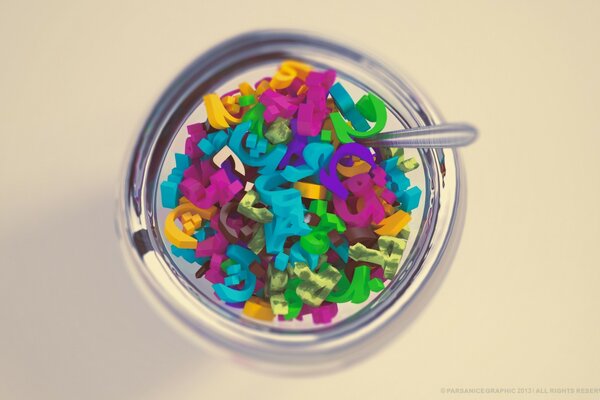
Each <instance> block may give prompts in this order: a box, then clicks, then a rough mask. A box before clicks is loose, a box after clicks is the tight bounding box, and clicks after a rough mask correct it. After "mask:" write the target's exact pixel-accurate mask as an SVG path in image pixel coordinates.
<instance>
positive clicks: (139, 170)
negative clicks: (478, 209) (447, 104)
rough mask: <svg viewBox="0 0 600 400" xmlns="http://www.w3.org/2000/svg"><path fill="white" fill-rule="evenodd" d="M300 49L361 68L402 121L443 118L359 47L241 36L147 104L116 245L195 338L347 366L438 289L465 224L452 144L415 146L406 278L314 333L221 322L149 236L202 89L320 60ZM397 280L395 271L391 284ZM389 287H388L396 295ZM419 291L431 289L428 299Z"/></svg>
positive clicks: (267, 357) (304, 37)
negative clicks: (419, 175)
mask: <svg viewBox="0 0 600 400" xmlns="http://www.w3.org/2000/svg"><path fill="white" fill-rule="evenodd" d="M302 51H304V52H306V51H311V52H314V53H315V54H314V55H313V56H314V57H317V56H319V57H327V56H328V55H330V56H333V59H336V60H341V61H343V62H345V63H349V64H350V65H351V68H354V69H356V70H357V71H358V70H365V71H366V72H368V74H370V75H371V76H372V77H373V78H374V79H375V80H376V81H379V82H381V84H382V85H384V86H386V87H388V88H389V90H390V91H391V93H393V95H394V96H395V98H396V100H397V102H398V104H403V106H404V108H403V110H404V111H405V112H406V115H404V114H403V115H402V118H403V123H405V124H406V125H407V127H416V126H425V125H433V124H438V123H440V122H441V121H442V119H441V117H440V116H439V114H438V113H437V112H436V111H435V109H434V108H433V107H432V106H431V105H430V103H429V102H428V101H427V100H426V99H425V97H424V96H423V95H422V94H421V93H420V92H419V91H418V90H417V89H416V88H415V87H414V86H413V85H412V84H409V83H408V82H407V80H406V78H405V77H403V76H399V75H398V74H397V73H396V72H393V71H392V70H391V69H389V68H388V67H386V66H384V65H383V64H382V63H380V62H379V61H377V60H376V59H375V58H373V57H371V56H369V55H366V54H365V53H364V52H360V51H358V50H354V49H352V48H351V47H349V46H346V45H343V44H340V43H339V42H337V41H336V42H334V41H330V40H329V39H323V38H322V37H319V36H315V35H311V34H307V33H302V32H293V31H281V30H277V31H275V30H269V31H254V32H249V33H245V34H241V35H238V36H235V37H233V38H231V39H229V40H226V41H225V42H223V43H220V44H218V45H216V46H214V47H213V48H211V49H209V50H208V51H206V52H205V53H204V54H202V55H200V56H199V57H198V58H197V59H196V60H195V61H193V62H192V63H191V64H190V65H189V66H188V67H187V68H186V69H184V71H183V72H182V73H180V74H179V76H178V77H177V78H176V79H175V80H174V81H173V82H172V83H171V84H170V85H169V86H168V88H167V89H166V91H165V92H164V93H163V95H162V96H161V97H160V99H159V100H158V102H157V103H156V105H155V106H154V108H153V110H152V111H151V113H150V116H149V117H148V119H147V121H146V123H145V124H144V126H143V128H142V130H141V132H140V134H139V136H138V137H137V139H136V142H135V144H134V145H133V148H132V149H131V153H129V154H130V157H129V163H128V165H127V167H126V169H125V176H124V179H123V184H122V185H121V193H120V195H119V209H118V215H117V221H118V225H119V233H120V236H121V243H122V247H123V251H124V253H125V255H126V256H127V258H128V261H129V265H130V268H129V270H130V271H131V272H132V275H133V276H134V278H135V281H136V282H137V283H138V284H139V286H140V287H142V289H143V291H144V292H145V293H146V294H148V295H149V297H150V298H151V300H153V303H154V304H156V305H158V307H159V309H161V310H163V311H167V314H168V316H169V317H174V318H169V319H171V320H174V322H176V323H177V324H178V325H180V326H183V327H185V330H186V331H187V332H188V333H193V335H192V336H194V337H195V338H199V337H204V338H206V339H208V340H209V342H213V343H217V344H219V345H221V346H222V347H223V348H228V349H229V350H230V351H233V352H234V353H238V354H243V355H246V356H250V357H251V358H253V359H255V360H260V361H263V362H267V363H273V362H274V363H288V362H289V361H290V360H293V361H294V362H295V364H296V365H301V364H307V363H312V364H314V362H315V361H320V362H321V364H320V365H321V366H323V365H325V364H337V365H340V364H346V365H347V364H348V363H349V362H350V361H351V360H353V359H359V358H361V357H363V356H364V355H366V354H369V353H370V352H371V350H373V349H374V348H377V347H380V346H382V345H383V344H384V343H385V342H387V341H388V339H389V338H390V337H391V335H392V334H395V333H396V332H398V331H399V330H400V329H401V328H402V326H404V325H406V324H407V322H409V321H410V320H412V318H414V316H416V314H418V313H419V311H420V308H422V307H423V306H424V305H425V303H426V300H427V298H428V297H431V295H432V294H433V292H434V291H435V290H434V289H435V283H433V282H430V281H438V283H437V285H439V283H440V282H441V279H442V278H443V276H444V275H445V271H447V269H448V267H449V264H450V262H451V260H452V258H453V256H454V251H455V249H456V247H457V245H458V240H459V236H460V234H459V233H460V231H461V230H462V223H463V220H464V207H465V204H464V200H463V199H464V195H462V194H461V193H462V192H463V191H464V177H462V176H461V175H462V174H463V171H462V169H461V168H460V161H459V156H458V153H457V152H456V151H455V150H448V149H437V150H421V151H420V153H421V159H422V160H424V161H427V162H426V163H424V164H426V165H424V168H425V169H426V179H427V191H426V192H427V193H428V196H426V197H427V205H428V209H427V210H428V212H427V218H426V215H425V213H424V215H423V222H422V225H421V229H420V232H419V237H420V239H421V240H422V242H419V245H417V243H416V242H415V247H414V249H413V250H412V251H411V252H410V253H411V254H410V255H409V257H412V259H411V260H407V261H404V263H405V264H406V263H408V262H409V261H410V262H411V263H413V267H414V268H415V273H414V275H413V276H407V277H404V281H402V282H401V283H402V284H401V285H400V284H398V287H397V289H390V287H388V288H386V291H388V290H389V292H388V293H390V294H388V295H387V296H388V298H387V300H385V301H382V302H381V303H379V304H378V305H375V306H374V307H379V308H378V309H375V308H372V309H369V312H365V313H363V314H362V315H359V316H357V317H356V318H354V316H352V317H349V318H348V319H346V320H344V321H342V322H340V323H338V324H335V325H334V326H333V327H331V328H329V329H324V330H322V331H319V332H318V334H316V333H315V332H314V331H312V332H300V333H298V334H294V335H289V336H286V337H285V338H284V337H281V335H279V337H277V334H275V333H273V331H270V330H269V329H268V328H264V327H263V328H261V327H260V326H258V327H257V326H250V325H252V324H249V323H244V322H243V321H237V323H235V322H233V321H228V320H227V319H225V318H220V319H217V318H211V317H214V316H215V315H216V314H215V313H214V312H212V311H214V310H211V309H210V307H211V306H210V305H209V304H202V303H201V302H199V301H198V299H197V298H196V297H194V296H193V295H192V292H193V288H191V287H189V284H186V282H185V280H182V279H173V276H177V273H178V271H177V270H176V269H175V268H174V267H173V266H171V265H170V264H169V263H168V259H166V258H165V257H164V252H163V251H160V244H161V238H160V235H157V227H158V225H157V223H156V213H155V210H154V206H155V205H156V201H155V196H156V188H157V186H158V177H159V175H158V174H159V172H160V169H161V168H160V167H161V165H162V163H163V161H164V157H165V156H166V152H167V151H166V150H165V149H168V148H169V146H170V143H171V141H172V140H173V138H174V137H175V135H176V134H177V132H178V131H179V129H180V128H181V126H182V125H183V124H184V122H185V121H186V120H187V117H188V116H189V115H190V114H191V112H192V111H193V110H194V109H196V107H197V105H198V103H200V102H201V98H202V96H201V95H199V94H205V93H208V92H210V88H211V87H214V86H216V85H217V82H219V81H220V80H223V79H225V78H226V77H227V76H230V75H231V74H234V73H235V71H237V70H238V69H239V68H242V67H240V65H244V66H245V65H247V64H249V63H261V62H266V61H267V60H273V59H279V58H280V59H286V58H291V57H290V54H292V57H294V58H298V59H300V60H301V61H312V63H313V64H319V63H323V62H324V61H322V59H320V58H319V59H315V60H312V59H310V57H307V56H306V54H304V53H302V54H300V53H301V52H302ZM329 61H330V62H333V61H331V60H329ZM341 61H340V62H341ZM365 76H367V75H365ZM388 100H389V98H388ZM161 149H162V154H161V153H160V150H161ZM423 224H425V225H426V226H425V227H424V226H423ZM422 235H424V236H422ZM400 281H401V279H399V278H398V277H396V278H394V281H393V283H398V282H400ZM426 289H428V290H426ZM392 290H395V292H393V293H394V296H392ZM427 291H429V292H431V293H429V295H427ZM419 303H421V306H420V307H419V306H418V304H419ZM409 308H411V309H412V310H409ZM361 311H362V310H361ZM359 313H360V312H359ZM357 314H358V313H357ZM239 322H242V323H239ZM391 325H394V326H395V328H394V327H392V326H391Z"/></svg>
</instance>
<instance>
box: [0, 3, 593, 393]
mask: <svg viewBox="0 0 600 400" xmlns="http://www.w3.org/2000/svg"><path fill="white" fill-rule="evenodd" d="M22 3H25V2H7V1H3V2H2V3H1V4H0V49H2V62H1V64H0V65H1V66H0V72H1V73H0V115H1V117H2V118H0V134H1V135H2V142H1V143H2V144H1V145H0V184H1V189H0V206H1V211H0V216H1V219H0V221H1V229H0V254H1V257H2V258H1V260H2V264H1V265H2V270H1V271H2V274H1V276H0V323H1V326H0V328H1V329H0V398H1V399H198V398H218V399H236V398H244V399H261V400H262V399H268V398H286V399H309V398H325V397H333V396H335V398H340V399H344V398H362V399H367V398H382V399H383V398H385V399H388V398H389V399H400V398H407V399H417V398H423V399H433V398H487V397H489V398H498V397H499V396H497V395H487V396H485V395H462V396H460V395H450V394H441V389H442V388H446V387H458V388H460V387H463V388H464V387H466V388H469V387H484V388H485V387H492V388H500V387H509V388H511V387H527V388H533V389H534V390H535V389H536V388H545V390H547V391H550V389H552V388H579V387H583V388H600V356H599V354H600V328H599V326H600V325H599V324H600V313H599V312H598V306H599V305H600V292H599V288H600V270H599V267H600V263H599V262H598V256H597V254H598V252H597V249H598V246H599V245H598V243H599V239H600V228H599V226H600V212H599V211H598V201H599V200H600V196H599V194H600V190H599V188H598V187H599V184H600V179H599V177H598V169H599V167H598V159H599V157H598V148H599V144H600V140H599V139H598V137H599V135H600V130H599V128H600V122H599V121H600V119H599V118H598V107H599V100H600V98H599V93H600V78H599V74H598V61H599V54H600V53H599V52H600V33H599V28H598V19H599V17H600V8H599V7H598V4H599V3H597V2H592V1H590V2H566V1H565V2H549V1H544V2H542V1H530V2H521V1H518V2H517V1H505V2H491V1H488V2H422V1H419V2H410V3H409V2H396V1H394V2H389V3H383V2H376V1H370V2H352V3H349V2H344V3H342V2H339V3H338V4H335V3H334V2H327V3H328V4H327V5H325V4H321V5H319V4H318V3H317V2H312V1H304V2H293V3H292V2H285V3H284V2H279V3H276V2H272V3H271V2H269V3H266V2H258V1H256V2H250V1H248V2H239V3H238V2H227V6H226V7H225V9H224V8H223V7H224V6H223V5H219V4H218V3H221V4H225V3H223V2H217V1H213V2H204V1H189V2H142V1H139V2H132V1H128V2H123V1H107V0H104V1H94V2H76V1H70V2H62V1H53V2H42V1H37V2H27V4H22ZM266 27H288V28H290V27H295V28H304V29H310V30H314V31H319V32H324V33H330V34H333V35H335V36H337V37H343V38H344V39H345V40H346V41H347V42H349V43H353V44H355V45H356V46H358V47H361V48H366V49H367V50H368V51H371V52H374V53H376V54H380V55H383V56H384V58H385V59H386V60H389V61H390V62H391V63H395V64H396V65H398V66H400V67H401V68H402V69H403V70H404V71H406V72H407V73H408V74H409V76H411V77H412V78H413V79H414V80H415V81H416V82H417V83H418V84H419V85H420V86H421V87H422V88H423V89H425V91H426V92H427V93H428V94H429V95H430V97H431V98H432V99H433V101H434V103H435V104H436V105H437V106H438V107H439V109H440V110H441V111H442V113H443V115H444V116H445V117H446V119H447V120H450V121H468V122H471V123H473V124H475V125H477V126H478V127H479V129H480V131H481V139H480V140H479V142H477V143H476V144H475V145H474V146H473V147H470V148H468V149H466V150H465V151H463V155H464V160H465V165H466V168H467V173H468V189H469V209H468V217H467V224H466V227H465V231H464V235H463V241H462V244H461V247H460V250H459V252H458V255H457V258H456V260H455V263H454V265H453V267H452V268H451V270H450V272H449V274H448V276H447V279H446V281H445V282H444V284H443V285H442V287H441V289H440V290H439V292H438V293H437V295H436V296H435V297H434V298H433V300H432V301H431V303H430V305H429V307H428V308H426V309H425V311H424V312H423V313H422V314H421V315H420V317H419V318H418V319H417V320H416V322H415V323H414V324H413V325H411V326H410V327H409V328H408V329H407V330H406V331H405V332H404V333H403V335H402V336H401V337H399V338H398V339H397V340H396V341H394V343H392V344H391V345H390V346H389V347H387V348H386V349H385V351H384V352H382V353H379V354H378V355H376V356H375V357H372V358H370V359H368V360H365V362H364V363H362V364H360V365H358V366H356V367H353V368H351V369H349V370H344V371H341V372H338V373H333V374H332V375H327V376H322V377H318V378H312V379H289V378H281V377H278V376H277V374H272V375H262V374H258V373H256V372H253V371H250V370H247V369H243V368H240V367H237V366H236V365H235V364H234V363H233V362H231V361H228V360H225V359H219V358H215V357H214V356H208V355H206V354H204V353H203V352H202V351H200V350H199V349H197V348H196V347H195V346H193V345H192V344H190V343H188V342H187V341H186V340H185V339H184V338H182V337H181V336H180V335H179V334H178V333H177V332H175V331H173V330H172V329H171V328H170V327H169V326H168V325H166V324H165V323H164V322H163V321H162V319H161V318H160V317H159V316H158V315H157V314H155V312H154V311H153V310H152V309H151V308H150V307H149V305H148V304H147V303H146V302H145V300H144V298H143V297H142V296H141V295H140V293H139V292H138V291H137V290H136V288H135V287H134V286H133V284H132V282H131V280H130V278H129V276H128V273H127V271H126V269H125V267H124V265H123V262H122V260H121V255H120V252H119V249H118V247H117V242H116V238H115V233H114V229H113V224H114V223H113V220H114V202H115V188H116V185H117V183H118V176H119V173H120V169H121V167H122V161H123V159H124V155H125V152H126V147H127V145H128V144H129V142H130V141H131V140H132V137H133V136H134V135H135V134H136V133H137V131H138V129H139V128H140V126H141V123H142V121H143V119H144V118H145V117H146V114H147V112H148V111H149V108H150V106H151V105H152V103H153V102H154V101H155V99H156V98H157V97H158V95H159V94H160V93H161V91H162V90H163V88H164V87H165V86H166V85H167V84H168V82H169V81H170V80H171V79H172V78H173V77H174V75H175V74H177V73H178V72H179V71H180V70H181V69H182V68H183V67H184V66H185V65H186V64H187V63H189V62H190V61H191V60H192V59H193V58H194V57H195V56H196V55H197V54H199V53H200V52H202V51H203V50H205V49H207V48H208V47H210V46H211V45H213V44H215V43H217V42H218V41H220V40H222V39H224V38H225V37H228V36H230V35H233V34H235V33H237V32H240V31H243V30H249V29H254V28H266ZM332 372H336V371H332ZM598 396H599V395H598V394H596V395H595V396H594V395H582V394H580V395H551V394H548V395H542V394H538V395H535V396H531V397H532V398H582V399H583V398H598ZM510 398H520V396H517V395H512V396H510Z"/></svg>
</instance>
